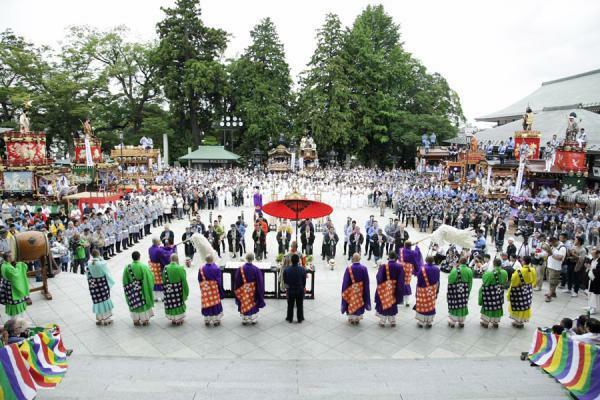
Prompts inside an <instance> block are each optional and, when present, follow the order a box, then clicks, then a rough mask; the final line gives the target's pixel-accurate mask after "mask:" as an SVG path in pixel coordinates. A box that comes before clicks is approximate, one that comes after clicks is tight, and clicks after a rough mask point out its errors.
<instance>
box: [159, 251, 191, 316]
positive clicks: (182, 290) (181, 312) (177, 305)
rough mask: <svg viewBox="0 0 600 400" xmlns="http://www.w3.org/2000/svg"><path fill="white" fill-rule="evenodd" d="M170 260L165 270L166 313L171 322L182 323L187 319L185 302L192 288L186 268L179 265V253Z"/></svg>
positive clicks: (172, 255)
mask: <svg viewBox="0 0 600 400" xmlns="http://www.w3.org/2000/svg"><path fill="white" fill-rule="evenodd" d="M170 261H171V263H170V264H168V265H167V266H165V269H164V271H163V287H164V292H165V298H164V305H165V315H166V317H167V318H168V319H169V320H171V324H173V325H181V324H183V320H184V319H185V302H186V300H187V298H188V295H189V293H190V289H189V287H188V283H187V278H186V272H185V268H184V267H183V265H179V257H178V256H177V254H171V258H170Z"/></svg>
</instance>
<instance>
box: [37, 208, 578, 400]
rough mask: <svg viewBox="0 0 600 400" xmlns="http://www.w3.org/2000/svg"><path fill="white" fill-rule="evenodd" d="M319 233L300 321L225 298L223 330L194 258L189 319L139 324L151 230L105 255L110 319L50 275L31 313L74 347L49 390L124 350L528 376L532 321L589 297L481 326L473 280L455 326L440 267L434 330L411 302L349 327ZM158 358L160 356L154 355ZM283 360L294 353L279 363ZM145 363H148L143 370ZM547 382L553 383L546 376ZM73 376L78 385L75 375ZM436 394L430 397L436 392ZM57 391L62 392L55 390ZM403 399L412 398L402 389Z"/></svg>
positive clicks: (570, 310) (543, 320)
mask: <svg viewBox="0 0 600 400" xmlns="http://www.w3.org/2000/svg"><path fill="white" fill-rule="evenodd" d="M240 211H241V209H226V210H222V211H214V213H213V217H216V215H218V214H220V215H222V216H223V220H224V222H225V224H226V226H228V224H229V223H231V222H233V221H235V219H236V217H237V215H239V214H240ZM244 214H245V215H246V216H247V217H248V216H250V215H252V210H251V209H244ZM370 214H375V215H378V214H379V210H375V209H370V208H369V209H367V208H364V209H357V210H345V209H336V210H334V213H333V214H332V219H333V222H334V224H335V226H336V230H337V231H338V234H339V235H340V239H341V240H342V241H343V234H342V232H343V230H342V227H343V224H344V222H345V219H346V217H347V216H351V217H353V218H354V219H356V220H357V221H358V223H359V224H360V226H361V227H362V226H364V223H365V221H366V220H367V219H368V217H369V215H370ZM392 216H393V215H392V213H391V211H390V210H387V212H386V216H385V217H377V219H378V220H379V221H380V225H385V224H386V223H387V219H388V218H389V217H392ZM202 221H203V222H204V223H206V222H207V221H208V211H204V212H202ZM186 224H187V223H186V222H184V221H182V220H176V221H175V222H174V223H173V224H172V229H173V230H174V231H175V237H176V241H177V240H179V239H180V238H181V235H182V233H183V231H184V228H185V226H186ZM161 229H162V228H156V229H154V230H153V233H155V234H157V235H158V234H159V233H160V231H161ZM361 230H362V228H361ZM409 233H410V235H411V239H413V240H414V239H417V238H419V237H423V236H424V234H419V233H418V232H415V230H414V229H412V227H409ZM274 236H275V234H274V233H269V235H268V239H267V242H268V253H269V259H270V260H274V257H275V255H276V241H275V237H274ZM320 236H321V235H320V234H318V233H317V239H316V241H315V256H316V257H315V259H316V279H315V280H316V293H315V296H316V298H315V300H306V301H305V317H306V321H305V322H304V323H303V324H301V325H299V324H296V323H294V324H288V323H287V322H286V321H285V320H284V318H285V309H286V302H285V300H271V299H269V300H266V303H267V306H266V307H265V308H264V309H263V310H261V312H260V317H259V322H258V324H257V325H255V326H242V324H241V321H240V318H239V315H238V314H237V312H236V309H235V303H234V301H233V299H225V300H224V309H225V311H224V313H225V317H224V319H223V323H222V326H221V327H219V328H206V327H205V326H204V321H203V318H202V316H201V313H200V292H199V288H198V283H197V273H198V265H193V267H192V268H190V269H188V270H187V271H188V281H189V284H190V298H189V299H188V302H187V305H188V317H187V319H186V322H185V324H184V325H183V326H180V327H173V326H172V325H171V323H170V321H169V320H167V319H166V318H165V316H164V309H163V304H162V303H157V304H156V306H155V309H154V311H155V314H156V316H155V318H154V319H153V320H152V322H151V325H150V326H149V327H134V326H133V324H132V321H131V319H130V317H129V312H128V309H127V305H126V303H125V298H124V295H123V287H122V284H121V277H122V270H123V267H124V266H125V265H126V264H127V263H128V262H129V260H130V259H131V258H130V254H131V251H133V250H139V251H140V252H141V253H142V254H143V259H144V260H147V250H148V247H149V246H150V244H151V236H147V237H146V238H145V239H144V240H143V241H142V242H141V243H139V244H138V245H136V246H135V247H134V248H130V249H128V251H127V252H124V253H121V254H119V255H118V256H117V257H113V258H112V259H111V260H110V261H109V262H108V264H109V268H110V271H111V272H112V274H113V276H114V278H115V280H116V281H117V284H116V285H115V287H114V288H113V291H112V299H113V302H114V303H115V309H114V324H113V325H112V326H109V327H98V326H96V325H95V323H94V321H95V317H94V314H93V313H92V305H91V299H90V297H89V292H88V289H87V281H86V279H85V278H84V276H82V275H75V274H71V273H61V274H59V275H58V276H57V277H56V278H54V279H51V280H50V290H51V292H52V295H53V297H54V299H53V300H52V301H45V300H42V299H41V296H40V295H39V294H37V293H36V294H33V296H32V298H33V305H32V306H31V307H29V308H28V310H27V312H28V316H29V318H31V320H32V321H34V323H35V325H43V324H47V323H57V324H58V325H60V327H61V329H62V332H63V338H64V342H65V344H66V345H67V346H68V347H70V348H72V349H74V355H73V357H72V368H71V371H70V372H69V374H67V378H66V379H65V382H64V384H62V385H61V386H60V387H59V388H58V389H57V391H56V392H55V393H54V394H52V396H56V395H58V394H59V393H61V390H68V388H69V387H70V386H69V385H70V383H69V380H70V379H71V377H73V379H75V382H76V378H75V377H81V376H82V375H81V373H80V372H78V371H77V369H78V366H80V365H88V364H89V365H90V367H89V368H92V369H93V368H94V365H95V364H94V362H95V361H94V360H96V356H110V357H117V358H115V359H113V360H115V361H114V362H115V363H117V361H116V360H127V359H126V358H124V357H128V356H131V357H142V358H141V359H137V358H136V359H135V360H143V358H144V357H148V358H150V359H148V361H150V360H153V362H152V363H150V362H149V363H148V365H155V366H156V368H158V369H164V366H163V364H162V362H163V361H162V360H167V361H164V362H166V363H169V361H168V360H169V359H196V361H197V362H200V361H199V359H206V360H212V361H215V362H217V360H218V362H219V363H224V362H226V361H227V360H239V359H241V360H262V361H264V362H267V361H271V362H272V363H271V364H269V365H271V366H272V368H275V366H277V365H282V368H283V369H285V368H289V369H290V371H291V372H290V373H291V374H292V375H293V374H296V373H297V371H296V370H295V369H296V368H297V367H298V366H299V365H304V366H306V369H307V370H309V371H313V373H314V370H315V369H317V370H318V369H319V368H320V366H321V365H326V364H321V363H319V362H316V361H315V360H330V362H331V363H338V364H340V365H347V363H346V362H342V360H361V361H360V364H357V363H354V362H350V364H351V365H363V363H367V361H369V362H372V363H373V364H364V365H365V366H368V365H370V367H369V368H371V369H373V371H374V372H373V373H374V374H375V375H374V376H377V372H376V371H377V367H376V366H377V365H380V366H381V368H383V370H382V371H381V372H382V373H383V372H385V371H387V368H396V367H394V366H398V368H403V367H402V366H407V368H409V369H410V368H412V367H410V366H411V365H413V364H411V362H412V363H415V361H414V360H420V359H423V360H421V363H420V364H415V365H427V366H428V368H433V369H437V368H438V365H440V367H439V368H441V369H439V370H438V372H439V373H440V374H441V375H440V376H441V377H442V378H441V379H444V378H443V373H442V370H443V368H442V367H441V365H445V367H444V368H451V365H452V362H453V360H454V361H456V362H460V363H461V365H470V366H477V365H479V364H477V363H480V362H482V360H486V359H487V361H488V363H489V364H487V365H496V367H495V368H491V367H490V368H491V369H489V368H488V372H489V373H490V374H492V372H493V371H495V370H497V369H499V368H501V366H502V365H510V366H511V369H512V370H514V373H515V374H517V375H518V374H521V373H527V374H531V372H526V371H528V370H532V371H536V370H535V369H533V368H529V366H528V364H527V363H524V362H520V361H519V360H518V356H519V354H520V353H521V352H522V351H526V350H528V349H529V346H530V342H531V338H532V335H533V332H534V330H535V328H536V327H537V326H548V325H552V324H554V323H556V322H557V321H559V320H560V319H561V318H562V317H564V316H571V317H573V316H576V315H579V314H581V313H582V307H583V306H584V305H585V303H586V299H585V297H584V296H583V295H582V296H580V297H579V298H575V299H572V298H571V297H568V296H566V295H559V297H558V299H556V301H553V302H552V303H545V302H544V301H543V292H535V298H534V303H533V317H532V320H531V323H530V324H528V325H526V327H525V328H524V329H520V330H517V329H514V328H513V327H511V325H510V319H509V318H508V317H505V318H504V319H503V321H502V323H501V324H500V328H499V329H483V328H481V327H480V325H479V307H478V306H477V291H478V289H479V285H480V282H481V281H480V280H475V281H474V286H473V291H472V293H471V298H470V315H469V318H468V320H467V321H466V326H465V328H464V329H460V330H459V329H450V328H449V327H448V326H447V323H446V316H447V304H446V299H445V294H446V286H447V275H446V274H442V276H441V289H440V296H439V298H438V301H437V316H436V319H435V321H434V322H435V323H434V325H433V327H432V329H428V330H424V329H419V328H418V327H417V325H416V322H415V319H414V311H413V310H412V307H410V308H408V307H401V310H400V313H399V316H398V317H399V321H398V326H397V327H396V328H389V327H386V328H380V327H379V326H378V325H377V321H378V319H377V318H376V317H375V313H374V311H371V312H368V313H367V314H366V317H365V320H364V321H363V323H361V325H360V326H350V325H349V324H347V323H346V318H345V317H344V316H343V315H341V314H340V288H341V282H342V274H343V272H344V267H345V266H346V265H347V261H346V258H345V257H343V256H342V242H340V243H339V244H338V256H337V258H336V262H337V267H336V269H335V270H334V271H331V270H329V269H328V268H326V266H325V262H324V261H321V260H320V257H318V255H319V251H320V247H321V237H320ZM246 243H247V245H249V246H250V247H249V248H251V246H252V241H251V239H250V230H249V231H248V232H247V237H246ZM427 246H428V244H427V242H423V243H422V246H421V248H422V249H425V250H424V253H425V252H426V249H427ZM180 247H181V246H180ZM179 253H180V256H181V257H183V249H182V248H180V249H179ZM227 260H228V256H226V257H224V258H223V259H222V260H220V261H221V262H220V263H224V262H225V261H227ZM363 261H364V262H365V264H366V265H367V266H368V267H369V271H370V275H371V279H372V285H371V291H373V290H374V288H375V285H374V283H373V282H374V279H375V272H376V268H375V264H374V262H373V261H366V258H365V259H364V260H363ZM268 279H272V278H268ZM265 286H267V287H269V286H272V281H269V280H267V282H266V283H265ZM413 293H414V280H413ZM505 308H506V306H505ZM110 357H109V358H100V361H98V362H99V364H98V368H110V360H111V358H110ZM443 359H445V361H443V364H438V363H437V362H436V361H432V360H439V362H440V363H441V362H442V360H443ZM469 359H472V360H473V363H472V364H471V363H469V362H467V361H465V360H469ZM131 360H134V359H133V358H132V359H131ZM156 360H159V361H160V362H155V361H156ZM282 360H293V361H290V362H289V363H281V361H282ZM378 360H379V361H380V362H381V363H380V364H377V361H378ZM390 360H405V361H403V362H402V363H398V364H394V363H390ZM476 360H477V361H476ZM189 361H190V362H191V361H192V360H189ZM299 361H307V362H308V363H306V364H302V363H299ZM513 361H514V362H513ZM132 362H133V361H132ZM136 362H140V361H136ZM181 365H185V364H181ZM200 365H205V366H210V365H213V364H212V363H206V362H205V363H204V364H200ZM215 365H224V364H215ZM227 365H234V364H227ZM481 365H486V364H481ZM101 366H103V367H101ZM284 366H285V367H284ZM147 368H148V367H147V366H146V367H145V369H144V370H146V369H147ZM210 368H212V367H210ZM365 368H367V367H365ZM420 368H421V367H420ZM423 368H424V367H423ZM515 368H516V369H515ZM335 369H337V368H335ZM473 370H474V371H476V370H477V368H476V367H474V368H473ZM167 371H169V372H168V375H169V374H170V375H173V376H174V377H176V376H177V374H178V373H179V372H176V373H175V372H174V371H172V370H170V369H167ZM177 371H179V370H177ZM181 371H183V369H181ZM132 373H133V371H132ZM386 373H387V372H386ZM457 373H458V374H459V375H457V377H456V379H465V378H464V377H463V374H462V373H461V372H460V371H457ZM536 373H537V371H536ZM328 376H329V375H328ZM334 376H336V375H334ZM397 376H398V377H399V378H398V379H401V378H400V377H402V376H403V374H402V373H400V372H399V373H398V375H397ZM540 377H541V374H540ZM99 379H100V378H93V380H94V382H95V383H94V384H96V383H98V380H99ZM132 379H133V378H132ZM446 379H447V381H444V382H447V383H448V385H451V382H452V380H453V377H452V375H451V374H450V376H449V377H447V378H446ZM504 382H505V383H507V382H508V381H506V380H505V381H504ZM542 382H546V381H542ZM548 382H552V381H550V380H549V379H548ZM104 383H106V382H104ZM71 384H76V383H73V382H72V383H71ZM548 384H549V383H548ZM84 386H85V385H83V386H82V387H84ZM550 387H551V388H553V390H554V394H555V395H557V396H561V389H560V386H559V385H558V384H552V385H551V386H550ZM506 389H508V387H507V388H506ZM503 393H504V395H505V396H508V397H510V398H517V397H512V396H513V395H512V394H510V393H509V392H503ZM536 393H537V392H535V391H532V392H531V394H532V395H533V394H536ZM40 395H41V398H45V397H44V396H46V395H47V394H46V393H44V392H42V393H41V394H40ZM382 395H383V396H386V394H385V393H382ZM431 395H432V396H433V394H431ZM58 398H63V397H60V396H59V397H58ZM83 398H86V397H83ZM182 398H188V397H182ZM203 398H204V397H203ZM402 398H416V397H410V396H408V397H404V396H403V397H402ZM519 398H520V397H519ZM544 398H549V397H548V396H546V397H544Z"/></svg>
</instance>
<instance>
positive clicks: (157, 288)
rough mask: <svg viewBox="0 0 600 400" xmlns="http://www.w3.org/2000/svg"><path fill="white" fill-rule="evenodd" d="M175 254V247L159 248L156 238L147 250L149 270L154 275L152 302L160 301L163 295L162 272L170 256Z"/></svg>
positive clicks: (159, 244)
mask: <svg viewBox="0 0 600 400" xmlns="http://www.w3.org/2000/svg"><path fill="white" fill-rule="evenodd" d="M174 252H175V247H165V246H161V241H160V239H158V238H154V239H152V246H150V248H149V249H148V256H149V257H150V269H151V270H152V274H153V275H154V288H153V290H154V301H162V299H163V297H164V293H163V270H164V269H165V266H166V265H167V264H168V263H169V262H170V257H171V254H173V253H174Z"/></svg>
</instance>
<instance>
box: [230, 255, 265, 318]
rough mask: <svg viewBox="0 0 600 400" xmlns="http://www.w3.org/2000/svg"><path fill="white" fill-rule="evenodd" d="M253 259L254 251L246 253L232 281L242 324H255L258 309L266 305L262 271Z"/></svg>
mask: <svg viewBox="0 0 600 400" xmlns="http://www.w3.org/2000/svg"><path fill="white" fill-rule="evenodd" d="M253 261H254V253H252V252H249V253H247V254H246V263H245V264H244V265H242V266H241V267H240V268H238V270H237V271H236V273H235V278H234V281H233V290H234V292H235V304H237V306H238V311H239V312H240V316H241V317H242V324H243V325H248V324H252V325H254V324H256V321H257V319H258V312H259V310H260V309H261V308H263V307H265V305H266V304H265V283H264V277H263V273H262V271H261V270H260V269H259V268H258V267H257V266H256V265H254V264H252V262H253Z"/></svg>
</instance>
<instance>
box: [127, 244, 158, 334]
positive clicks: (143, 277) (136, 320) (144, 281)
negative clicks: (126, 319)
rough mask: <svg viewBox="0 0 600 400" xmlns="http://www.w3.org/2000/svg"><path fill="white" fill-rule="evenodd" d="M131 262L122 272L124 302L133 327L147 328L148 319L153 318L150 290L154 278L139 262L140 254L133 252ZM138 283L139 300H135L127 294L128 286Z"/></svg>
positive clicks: (152, 297)
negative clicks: (125, 301) (127, 307)
mask: <svg viewBox="0 0 600 400" xmlns="http://www.w3.org/2000/svg"><path fill="white" fill-rule="evenodd" d="M131 258H132V259H133V262H132V263H131V264H129V265H127V266H126V267H125V269H124V270H123V287H124V288H125V300H127V305H128V306H129V312H130V314H131V319H132V320H133V325H135V326H140V325H143V326H147V325H148V324H149V323H150V318H152V317H153V316H154V311H153V310H152V309H153V308H154V294H153V293H152V290H153V288H154V276H153V275H152V271H150V268H149V267H148V266H147V265H146V264H144V263H142V262H140V252H139V251H134V252H133V253H132V254H131ZM134 280H135V281H138V284H139V286H140V288H141V293H140V296H139V298H136V297H135V295H133V294H128V293H127V288H128V285H130V284H132V286H133V284H135V282H133V281H134Z"/></svg>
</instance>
